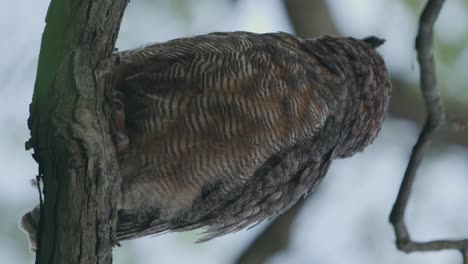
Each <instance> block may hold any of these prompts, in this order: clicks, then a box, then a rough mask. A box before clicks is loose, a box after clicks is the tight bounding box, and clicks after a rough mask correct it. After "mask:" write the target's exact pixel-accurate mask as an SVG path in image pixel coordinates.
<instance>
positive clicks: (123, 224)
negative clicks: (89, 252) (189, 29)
mask: <svg viewBox="0 0 468 264" xmlns="http://www.w3.org/2000/svg"><path fill="white" fill-rule="evenodd" d="M376 41H377V42H378V39H376V38H369V39H367V40H364V41H362V40H357V39H353V38H334V37H322V38H319V39H313V40H303V39H300V38H298V37H295V36H292V35H290V34H286V33H275V34H254V33H248V32H232V33H213V34H208V35H203V36H196V37H192V38H182V39H176V40H172V41H169V42H166V43H161V44H154V45H150V46H147V47H144V48H141V49H135V50H129V51H124V52H122V53H120V54H119V55H120V64H119V65H117V66H116V68H115V71H114V72H115V76H116V87H114V89H115V90H116V91H118V92H120V93H122V94H123V99H122V101H123V105H124V113H125V119H123V120H120V121H117V122H120V123H121V124H116V127H117V129H118V130H119V133H123V134H125V135H126V136H128V145H125V146H124V147H123V148H122V150H121V151H119V153H118V158H119V164H120V169H121V176H122V180H123V183H122V192H121V199H120V202H119V208H120V209H119V221H118V227H117V238H118V239H131V238H136V237H140V236H145V235H151V234H157V233H161V232H164V231H183V230H191V229H195V228H200V227H206V228H207V230H206V231H207V234H206V235H205V237H203V238H202V240H204V239H210V238H213V237H216V236H219V235H223V234H225V233H229V232H233V231H237V230H239V229H242V228H244V227H247V226H250V225H253V224H255V223H258V222H260V221H262V220H265V219H267V218H270V217H273V216H276V215H278V214H280V213H282V212H284V211H285V210H287V209H288V208H290V207H291V206H292V205H294V203H295V202H296V201H297V200H298V199H300V198H301V197H303V196H305V195H306V194H307V193H309V192H310V191H312V190H313V189H314V188H315V187H316V186H317V185H318V184H319V183H320V181H321V179H322V178H323V176H324V175H325V174H326V172H327V170H328V167H329V166H330V163H331V162H332V160H333V159H335V158H341V157H348V156H351V155H353V154H354V153H356V152H359V151H361V150H363V148H364V147H365V146H367V145H368V144H369V143H370V142H371V141H372V140H373V139H374V138H375V137H376V135H377V133H378V131H379V130H380V127H381V124H382V121H383V119H384V116H385V113H386V111H387V107H388V102H389V96H390V90H391V88H390V83H389V79H388V74H387V70H386V68H385V65H384V62H383V60H382V58H381V57H380V56H379V55H378V53H377V51H376V50H375V47H374V46H377V44H375V42H376ZM378 44H380V43H378Z"/></svg>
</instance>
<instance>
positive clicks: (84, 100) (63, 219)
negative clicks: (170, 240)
mask: <svg viewBox="0 0 468 264" xmlns="http://www.w3.org/2000/svg"><path fill="white" fill-rule="evenodd" d="M126 5H127V0H100V1H93V0H82V1H73V0H52V1H51V4H50V6H49V10H48V12H47V17H46V27H45V30H44V33H43V37H42V43H41V50H40V56H39V64H38V70H37V77H36V83H35V87H34V95H33V100H32V103H31V106H30V118H29V120H28V124H29V128H30V130H31V140H30V141H29V142H28V143H27V145H28V146H29V147H32V148H34V154H33V156H34V158H35V159H36V161H37V162H38V164H39V177H38V178H39V179H41V180H42V181H43V187H44V190H43V191H44V203H43V205H42V206H41V207H42V208H41V221H40V227H39V234H38V246H39V248H38V251H37V254H36V263H47V264H54V263H112V246H113V245H114V240H113V239H112V237H113V234H114V230H113V228H114V226H115V222H116V204H117V201H116V197H115V194H117V193H118V192H117V188H118V186H119V177H118V175H119V174H118V165H117V162H116V157H115V149H114V144H113V142H112V138H111V136H110V135H111V134H110V127H109V111H108V109H107V111H106V107H104V86H105V79H106V70H107V69H108V64H109V62H110V61H111V60H110V57H111V54H112V51H113V49H114V44H115V40H116V38H117V33H118V29H119V26H120V21H121V19H122V15H123V12H124V9H125V7H126Z"/></svg>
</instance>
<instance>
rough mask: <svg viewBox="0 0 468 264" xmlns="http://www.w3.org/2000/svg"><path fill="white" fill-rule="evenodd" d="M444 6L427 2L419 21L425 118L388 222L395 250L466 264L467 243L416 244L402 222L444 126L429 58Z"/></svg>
mask: <svg viewBox="0 0 468 264" xmlns="http://www.w3.org/2000/svg"><path fill="white" fill-rule="evenodd" d="M444 2H445V1H444V0H429V1H428V3H427V4H426V7H425V8H424V10H423V12H422V14H421V17H420V21H419V32H418V36H417V37H416V50H417V52H418V62H419V65H420V70H421V73H420V80H421V90H422V93H423V97H424V101H425V105H426V111H427V117H426V122H425V125H424V127H423V129H422V131H421V134H420V135H419V138H418V141H417V142H416V145H415V146H414V148H413V151H412V153H411V157H410V161H409V162H408V166H407V168H406V172H405V175H404V178H403V182H402V184H401V187H400V191H399V193H398V197H397V199H396V201H395V204H394V205H393V209H392V212H391V214H390V222H391V223H392V225H393V227H394V231H395V236H396V245H397V247H398V249H400V250H402V251H404V252H407V253H409V252H413V251H434V250H445V249H455V250H459V251H461V252H462V254H463V259H464V263H467V259H468V258H467V255H468V240H466V239H465V240H434V241H429V242H415V241H413V240H411V237H410V234H409V232H408V228H407V226H406V223H405V220H404V217H405V210H406V206H407V204H408V199H409V196H410V194H411V190H412V186H413V183H414V180H415V178H416V172H417V169H418V167H419V165H420V164H421V161H422V158H423V156H424V152H425V150H426V148H427V147H428V145H429V143H430V141H431V139H432V137H433V135H434V134H435V133H436V132H437V130H439V128H441V127H442V126H445V125H446V117H445V109H444V105H443V102H442V98H441V96H440V92H439V90H438V89H437V81H436V74H435V66H434V60H433V56H432V40H433V27H434V23H435V21H436V19H437V16H438V15H439V13H440V10H441V9H442V6H443V4H444Z"/></svg>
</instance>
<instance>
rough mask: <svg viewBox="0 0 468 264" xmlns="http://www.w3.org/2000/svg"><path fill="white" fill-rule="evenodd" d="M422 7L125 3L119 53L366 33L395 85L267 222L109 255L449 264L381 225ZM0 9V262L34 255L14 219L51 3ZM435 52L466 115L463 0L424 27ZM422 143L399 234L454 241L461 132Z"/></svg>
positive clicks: (28, 173) (408, 133)
mask: <svg viewBox="0 0 468 264" xmlns="http://www.w3.org/2000/svg"><path fill="white" fill-rule="evenodd" d="M425 2H426V1H423V0H328V1H312V0H310V1H307V0H286V1H281V0H257V1H248V0H237V1H233V0H198V1H190V0H152V1H150V0H132V1H131V3H130V4H129V6H128V8H127V10H126V13H125V16H124V19H123V22H122V25H121V31H120V35H119V39H118V41H117V47H118V48H119V50H125V49H128V48H134V47H138V46H142V45H145V44H147V43H149V42H163V41H166V40H169V39H173V38H177V37H182V36H193V35H198V34H204V33H209V32H213V31H234V30H246V31H253V32H276V31H285V32H290V33H296V34H298V35H299V36H302V37H309V38H311V37H317V36H319V35H323V34H329V35H350V36H354V37H359V38H360V37H366V36H368V35H376V36H379V37H382V38H385V39H387V42H386V43H385V45H384V46H383V47H381V48H379V50H380V51H381V53H382V55H383V57H384V59H385V60H386V62H387V64H388V67H389V69H390V71H391V75H392V82H393V86H394V91H393V98H392V105H391V109H390V113H389V116H388V118H387V119H386V122H385V125H384V127H383V129H382V133H381V135H380V136H379V137H378V139H377V140H376V141H375V143H374V144H373V145H372V146H370V147H368V148H367V149H366V150H365V151H364V152H363V153H360V154H358V155H355V156H354V157H352V158H349V159H346V160H337V161H335V162H334V164H333V165H332V168H331V169H330V171H329V173H328V175H327V177H326V178H325V180H324V181H323V183H322V185H321V187H320V188H319V190H318V191H317V192H315V193H313V194H312V195H310V196H309V197H308V198H307V200H306V201H304V202H303V203H301V204H300V206H297V207H295V208H293V209H292V210H291V211H290V212H288V213H287V214H285V215H284V216H282V217H280V218H278V219H276V220H275V221H273V224H272V225H270V224H271V223H272V222H268V223H264V224H262V225H260V226H257V227H255V228H253V229H250V230H247V231H241V232H238V233H236V234H232V235H227V236H225V237H222V238H218V239H215V240H212V241H209V242H206V243H203V244H194V243H193V242H194V241H195V240H196V237H197V233H199V232H200V231H195V232H190V233H179V234H165V235H162V236H158V237H152V238H144V239H139V240H134V241H128V242H123V243H122V247H120V248H116V249H115V250H114V256H115V260H114V263H117V264H121V263H207V264H210V263H214V264H224V263H235V262H240V263H263V262H266V263H271V264H273V263H274V264H278V263H428V264H429V263H444V264H446V263H461V262H462V259H461V255H460V254H459V253H458V252H453V251H444V252H428V253H412V254H405V253H402V252H400V251H398V250H397V249H396V247H395V245H394V239H395V238H394V233H393V229H392V227H391V225H390V224H389V222H388V215H389V212H390V209H391V206H392V205H393V202H394V200H395V198H396V195H397V191H398V188H399V184H400V182H401V179H402V176H403V172H404V169H405V167H406V164H407V160H408V157H409V154H410V151H411V148H412V146H413V145H414V143H415V141H416V138H417V136H418V133H419V129H420V126H421V123H422V120H423V117H424V108H423V105H422V100H421V96H420V92H419V86H418V78H419V77H418V76H419V75H418V64H417V62H416V52H415V51H414V48H413V46H414V38H415V34H416V31H417V23H418V17H419V14H420V12H421V10H422V8H423V5H424V4H425ZM0 4H1V6H2V8H1V9H0V36H1V37H2V39H3V41H0V52H1V59H0V80H1V86H0V99H1V103H0V127H1V128H2V129H1V130H0V219H1V220H0V221H1V223H2V225H0V256H2V257H1V259H2V262H3V263H10V264H16V263H33V262H34V256H33V255H31V254H29V253H28V249H27V247H28V245H27V241H26V237H25V236H24V235H23V234H22V233H21V232H20V231H19V230H18V228H17V225H18V219H19V218H20V216H21V215H23V214H24V213H25V212H26V211H28V210H30V209H31V208H32V207H34V206H35V205H36V204H37V203H38V193H37V191H36V189H35V188H33V187H32V186H31V184H30V179H32V178H34V177H35V175H36V173H37V165H36V164H35V162H34V161H33V159H32V158H31V156H30V153H28V152H26V151H24V142H25V141H26V140H27V139H28V138H29V131H28V129H27V126H26V120H27V118H28V105H29V103H30V102H31V97H32V92H33V86H34V80H35V74H36V67H37V58H38V52H39V47H40V41H41V34H42V31H43V29H44V26H45V23H44V18H45V15H46V11H47V7H48V5H49V0H34V1H30V0H15V1H7V0H0ZM434 53H435V56H436V63H437V73H438V78H439V87H440V89H441V90H442V94H443V96H444V100H445V102H446V104H447V110H448V114H449V116H450V117H453V118H465V120H466V119H468V87H467V86H468V74H467V69H468V0H450V1H446V4H445V6H444V8H443V9H442V13H441V15H440V17H439V19H438V21H437V23H436V35H435V51H434ZM434 143H435V144H434V145H433V146H432V148H431V149H430V152H429V153H428V154H427V155H426V157H425V159H424V161H423V164H422V167H421V169H420V170H419V174H418V178H417V181H416V183H415V188H414V190H413V193H412V197H411V200H410V204H409V208H408V211H407V223H408V225H409V230H410V232H411V235H412V237H413V239H415V240H430V239H434V238H463V237H465V238H466V237H468V210H467V209H468V208H467V207H466V202H467V201H468V192H467V191H466V189H467V186H468V148H467V147H468V133H467V132H463V133H453V132H450V131H442V132H441V133H439V135H438V136H437V138H436V139H435V140H434ZM259 236H260V237H259ZM257 237H259V238H258V239H256V238H257ZM254 241H255V242H254ZM252 252H254V254H251V253H252ZM241 256H242V257H241ZM252 259H254V262H252ZM263 259H266V260H263ZM249 261H250V262H249ZM255 261H256V262H255Z"/></svg>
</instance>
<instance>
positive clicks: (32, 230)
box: [19, 206, 40, 253]
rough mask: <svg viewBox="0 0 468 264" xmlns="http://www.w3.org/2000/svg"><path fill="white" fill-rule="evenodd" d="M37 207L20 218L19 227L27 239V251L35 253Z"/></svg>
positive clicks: (37, 223) (38, 215)
mask: <svg viewBox="0 0 468 264" xmlns="http://www.w3.org/2000/svg"><path fill="white" fill-rule="evenodd" d="M39 217H40V210H39V206H36V207H34V209H32V210H31V212H28V213H26V214H25V215H23V217H21V219H20V222H19V227H20V229H21V231H23V232H24V233H25V234H26V236H27V237H28V242H29V251H30V252H31V253H35V252H36V250H37V228H38V226H39Z"/></svg>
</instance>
